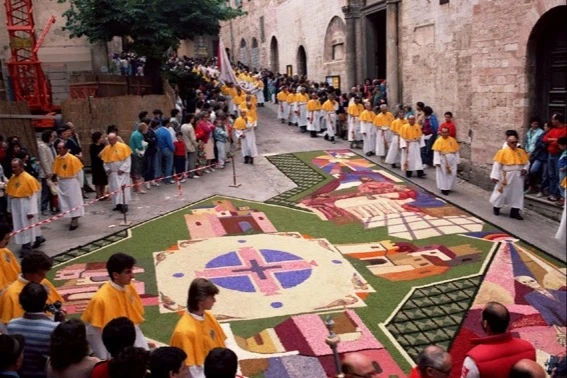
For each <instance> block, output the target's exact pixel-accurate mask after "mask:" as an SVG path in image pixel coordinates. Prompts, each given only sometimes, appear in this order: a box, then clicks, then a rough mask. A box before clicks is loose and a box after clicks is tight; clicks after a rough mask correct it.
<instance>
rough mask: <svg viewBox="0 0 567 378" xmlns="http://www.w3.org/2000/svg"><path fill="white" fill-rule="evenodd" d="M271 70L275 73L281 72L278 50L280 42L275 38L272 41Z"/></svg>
mask: <svg viewBox="0 0 567 378" xmlns="http://www.w3.org/2000/svg"><path fill="white" fill-rule="evenodd" d="M270 69H271V70H272V72H274V73H278V72H279V71H280V53H279V49H278V40H277V38H276V37H275V36H274V37H272V40H271V41H270Z"/></svg>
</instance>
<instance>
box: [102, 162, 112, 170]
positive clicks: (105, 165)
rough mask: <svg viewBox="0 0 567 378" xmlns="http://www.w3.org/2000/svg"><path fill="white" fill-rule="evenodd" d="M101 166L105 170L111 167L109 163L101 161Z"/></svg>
mask: <svg viewBox="0 0 567 378" xmlns="http://www.w3.org/2000/svg"><path fill="white" fill-rule="evenodd" d="M102 166H103V167H104V170H105V172H108V171H110V169H111V168H110V164H109V163H102Z"/></svg>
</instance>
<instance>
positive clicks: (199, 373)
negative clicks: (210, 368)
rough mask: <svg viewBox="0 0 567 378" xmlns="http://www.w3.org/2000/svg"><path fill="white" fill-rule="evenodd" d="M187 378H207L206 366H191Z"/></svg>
mask: <svg viewBox="0 0 567 378" xmlns="http://www.w3.org/2000/svg"><path fill="white" fill-rule="evenodd" d="M187 378H206V377H205V366H204V365H193V366H189V374H187Z"/></svg>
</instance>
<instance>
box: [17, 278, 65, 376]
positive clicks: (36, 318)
mask: <svg viewBox="0 0 567 378" xmlns="http://www.w3.org/2000/svg"><path fill="white" fill-rule="evenodd" d="M19 297H20V304H21V306H22V308H23V309H24V311H25V313H24V314H23V316H22V317H20V318H16V319H12V320H10V322H9V323H8V326H7V330H8V334H9V335H15V334H19V335H22V336H24V338H25V343H24V361H23V364H22V368H21V369H20V374H21V375H22V376H23V377H25V378H28V377H29V378H36V377H37V378H45V377H47V374H46V372H45V366H46V362H47V356H48V355H49V342H50V339H51V334H52V333H53V331H54V330H55V328H56V327H57V326H58V325H59V322H55V321H53V320H51V319H50V318H49V317H48V316H47V315H46V314H45V313H44V310H45V305H46V303H47V290H46V289H45V287H43V286H42V285H40V284H38V283H34V282H30V283H28V284H27V285H26V286H25V287H24V288H23V290H22V292H21V293H20V296H19Z"/></svg>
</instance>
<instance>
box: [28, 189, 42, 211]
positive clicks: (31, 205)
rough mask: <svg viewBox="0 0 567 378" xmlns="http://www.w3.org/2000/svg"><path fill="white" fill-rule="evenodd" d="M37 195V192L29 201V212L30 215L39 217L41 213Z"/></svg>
mask: <svg viewBox="0 0 567 378" xmlns="http://www.w3.org/2000/svg"><path fill="white" fill-rule="evenodd" d="M37 193H38V192H35V193H34V194H32V195H31V196H30V197H29V199H28V201H29V210H28V214H33V215H37V214H38V213H39V211H38V208H37V203H38V200H37Z"/></svg>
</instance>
